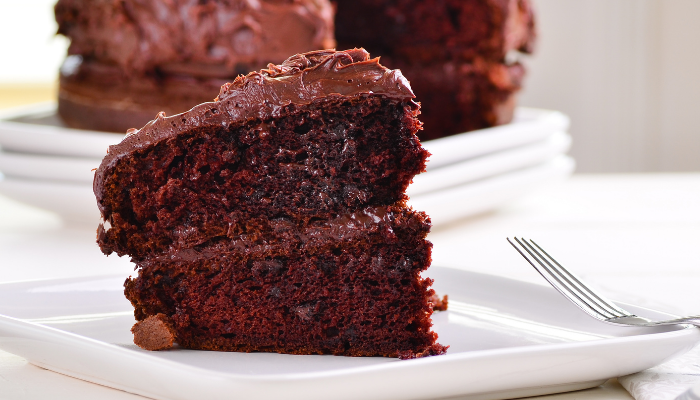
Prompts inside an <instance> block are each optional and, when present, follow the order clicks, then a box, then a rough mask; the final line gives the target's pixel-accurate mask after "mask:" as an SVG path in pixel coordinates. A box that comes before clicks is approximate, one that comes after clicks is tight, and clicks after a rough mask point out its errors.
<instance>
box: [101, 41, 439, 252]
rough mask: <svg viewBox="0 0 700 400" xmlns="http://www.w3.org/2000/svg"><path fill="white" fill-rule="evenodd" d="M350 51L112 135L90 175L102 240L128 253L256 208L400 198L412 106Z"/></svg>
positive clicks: (397, 78) (269, 215) (303, 61)
mask: <svg viewBox="0 0 700 400" xmlns="http://www.w3.org/2000/svg"><path fill="white" fill-rule="evenodd" d="M348 54H349V53H341V52H338V53H335V52H333V53H332V55H331V56H328V53H326V52H319V53H315V54H314V55H311V56H309V57H303V58H299V59H294V60H291V59H290V60H291V61H290V62H289V63H290V64H289V65H291V66H284V65H283V67H282V68H281V69H280V70H274V71H267V72H265V73H264V74H260V73H255V74H250V75H248V76H247V77H245V78H240V79H237V80H236V81H235V82H234V83H233V84H232V85H229V86H224V88H223V89H222V93H221V94H220V95H219V100H218V101H216V102H213V103H205V104H202V105H200V106H197V107H195V108H193V109H192V110H191V111H189V112H187V113H185V114H180V115H176V116H173V117H170V118H164V117H162V116H161V117H160V118H159V119H157V120H155V121H153V122H152V123H150V124H148V125H147V126H146V127H144V128H143V129H142V130H141V131H139V132H138V133H135V134H132V135H130V136H127V137H126V138H125V139H124V141H122V142H121V143H120V144H118V145H116V146H111V147H110V151H109V154H108V155H107V157H105V159H104V160H103V162H102V164H101V165H100V167H99V169H98V170H97V173H96V175H95V184H94V189H95V194H96V196H97V201H98V206H99V208H100V211H101V212H102V216H103V218H104V220H105V221H107V223H108V227H109V228H108V229H101V232H102V234H101V235H100V238H99V243H100V246H101V248H102V250H103V251H104V252H105V253H106V254H109V253H111V252H112V251H115V252H117V253H118V254H120V255H122V254H129V255H131V256H132V258H134V259H137V260H138V259H141V258H143V257H146V256H148V255H149V254H157V253H159V252H163V251H165V250H167V249H168V248H170V247H171V246H172V245H173V244H175V245H176V246H178V247H181V246H179V244H178V243H182V242H183V238H186V239H185V240H184V242H187V243H195V244H196V243H203V242H205V241H207V240H209V239H210V238H213V237H219V236H227V235H229V234H231V232H230V230H231V229H234V230H235V229H243V230H246V229H247V228H245V227H246V226H247V225H246V224H249V220H252V219H254V218H258V219H269V220H273V219H277V218H289V219H291V220H292V221H294V222H295V223H299V222H308V221H310V220H311V219H312V218H320V219H326V218H331V217H334V216H337V215H339V214H343V213H347V212H352V211H354V210H358V209H361V208H363V207H365V206H367V205H389V204H393V203H395V202H397V201H399V200H402V199H404V198H405V195H404V194H403V192H404V191H405V189H406V187H407V186H408V184H409V183H410V181H411V179H412V178H413V176H415V175H416V174H417V173H419V172H421V171H422V170H424V168H425V160H426V158H427V155H428V153H427V151H425V150H424V149H423V148H422V147H421V146H420V143H419V141H418V138H417V137H416V136H415V132H416V131H417V130H418V129H419V128H420V122H418V120H417V119H416V114H417V113H418V106H417V105H416V104H415V103H414V102H413V101H412V100H411V98H412V97H413V94H412V93H411V92H410V88H409V87H408V86H407V83H406V81H405V79H404V78H403V76H401V75H400V73H397V72H396V71H390V70H387V69H386V68H384V67H380V66H379V64H378V63H377V61H376V60H369V59H368V56H367V53H366V52H364V51H360V50H358V51H356V52H355V53H350V54H352V55H353V57H356V58H357V61H355V60H353V58H351V57H349V56H348ZM316 55H321V56H320V57H318V58H316ZM299 65H301V66H302V67H299ZM276 68H280V67H276ZM300 68H303V70H304V74H300V73H299V71H300ZM301 78H303V80H302V79H301ZM296 87H298V88H299V90H298V91H296V90H294V89H295V88H296ZM241 227H244V228H241ZM193 236H194V237H196V239H190V238H191V237H193Z"/></svg>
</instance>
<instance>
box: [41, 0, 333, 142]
mask: <svg viewBox="0 0 700 400" xmlns="http://www.w3.org/2000/svg"><path fill="white" fill-rule="evenodd" d="M55 14H56V21H57V22H58V33H59V34H62V35H64V36H66V37H67V38H69V39H70V47H69V48H68V57H67V59H66V60H65V62H64V64H63V66H62V67H61V70H60V84H59V94H58V112H59V114H60V116H61V117H62V118H63V120H64V121H65V122H66V124H67V125H69V126H71V127H74V128H81V129H95V130H103V131H113V132H120V133H124V132H125V131H126V130H127V129H129V128H138V127H141V126H143V125H144V124H146V123H147V122H148V121H150V120H151V119H153V117H154V116H155V115H156V114H157V113H158V112H160V111H164V112H165V113H166V114H168V115H172V114H176V113H180V112H184V111H187V110H189V109H190V108H192V106H194V105H196V104H199V103H202V102H206V101H212V100H213V99H214V97H216V95H217V93H218V92H219V88H220V87H221V85H222V84H224V83H226V82H230V81H232V80H233V79H234V78H235V77H236V76H238V75H239V74H246V73H248V72H250V71H254V70H258V69H260V68H263V67H264V66H266V65H267V64H268V63H275V64H278V63H280V62H282V61H284V60H285V59H286V58H288V57H289V56H291V55H293V54H296V53H300V52H306V51H311V50H317V49H326V48H333V47H334V46H335V41H334V39H333V7H332V6H331V4H330V3H329V2H328V0H256V1H251V0H201V1H194V0H149V1H144V0H59V1H58V3H57V4H56V6H55Z"/></svg>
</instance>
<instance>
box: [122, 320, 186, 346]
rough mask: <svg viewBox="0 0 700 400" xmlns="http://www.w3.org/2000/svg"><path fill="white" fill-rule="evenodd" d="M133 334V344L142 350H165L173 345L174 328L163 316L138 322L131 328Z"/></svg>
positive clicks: (174, 338)
mask: <svg viewBox="0 0 700 400" xmlns="http://www.w3.org/2000/svg"><path fill="white" fill-rule="evenodd" d="M131 333H133V334H134V344H135V345H137V346H139V347H140V348H142V349H144V350H150V351H156V350H166V349H170V348H172V347H173V344H174V343H175V340H176V337H175V328H174V327H173V323H172V321H171V320H170V317H168V316H167V315H165V314H156V315H151V316H150V317H148V318H146V319H144V320H143V321H138V322H136V323H135V324H134V326H133V327H131Z"/></svg>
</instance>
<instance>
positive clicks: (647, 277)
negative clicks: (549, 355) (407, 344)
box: [0, 173, 700, 400]
mask: <svg viewBox="0 0 700 400" xmlns="http://www.w3.org/2000/svg"><path fill="white" fill-rule="evenodd" d="M95 228H96V227H95V226H70V225H64V224H62V222H61V221H60V220H59V219H58V218H57V217H55V216H53V215H51V214H49V213H46V212H43V211H40V210H36V209H32V208H30V207H27V206H24V205H22V204H19V203H16V202H14V201H12V200H10V199H7V198H5V197H2V196H0V282H12V281H21V280H29V279H46V278H62V277H75V276H86V275H101V274H112V273H123V274H124V275H125V276H126V275H129V274H130V273H132V266H131V264H130V263H129V262H128V260H126V259H120V258H117V257H116V256H111V257H104V256H103V255H102V253H100V251H99V249H98V247H97V245H96V244H95ZM513 235H518V236H526V237H530V238H533V239H536V240H538V242H539V243H540V244H541V245H543V247H545V248H547V249H551V253H553V254H552V255H553V256H554V257H556V258H557V259H558V260H559V261H560V262H562V263H563V264H564V265H566V266H567V267H570V268H571V269H573V270H575V271H576V272H578V273H579V274H580V275H582V277H583V278H585V279H586V280H587V281H589V282H590V283H593V284H594V285H597V287H598V288H600V289H601V290H602V291H603V292H606V293H608V294H609V295H610V297H612V298H613V299H618V300H623V301H627V302H630V303H635V304H639V305H645V306H648V307H653V308H657V309H662V310H666V311H670V312H674V313H677V314H682V315H683V314H697V313H699V312H700V296H698V295H697V287H698V285H699V284H700V245H698V242H700V173H693V174H640V175H575V176H574V177H573V178H571V179H570V180H568V181H567V182H564V183H561V184H557V185H556V186H551V187H548V188H546V189H543V190H540V191H538V192H536V193H533V194H531V195H529V196H528V197H525V198H522V199H517V200H514V201H513V203H511V204H510V205H509V206H507V207H504V208H502V209H500V210H499V211H497V212H493V213H490V214H486V215H482V216H479V217H475V218H470V219H465V220H461V221H456V222H455V223H454V224H452V225H450V226H442V227H437V228H435V229H434V230H433V232H432V233H431V235H430V240H432V241H433V243H434V245H435V247H434V253H433V265H444V266H451V267H458V268H464V269H468V270H472V271H478V272H486V273H490V274H495V275H501V276H507V277H510V278H514V279H520V280H524V281H529V282H535V283H539V284H545V282H544V281H543V279H542V278H541V277H540V276H539V275H538V274H537V273H536V272H535V271H534V270H533V269H532V268H531V267H529V266H528V265H527V264H526V263H525V261H524V260H523V259H521V258H520V256H519V255H518V254H517V253H516V252H515V251H514V250H513V249H512V248H510V245H509V244H508V243H507V242H506V241H505V238H506V237H508V236H513ZM98 398H99V399H105V400H122V399H142V397H140V396H136V395H132V394H129V393H125V392H121V391H118V390H113V389H109V388H106V387H102V386H98V385H95V384H91V383H87V382H83V381H80V380H77V379H73V378H69V377H66V376H63V375H60V374H57V373H54V372H50V371H47V370H44V369H41V368H38V367H35V366H33V365H30V364H28V363H27V362H26V361H25V360H24V359H22V358H20V357H17V356H14V355H12V354H9V353H6V352H3V351H1V350H0V399H7V400H14V399H31V400H35V399H71V400H83V399H98ZM539 398H541V399H549V400H554V399H557V400H573V399H580V400H591V399H613V400H615V399H631V397H630V396H629V394H627V392H626V391H625V390H624V389H623V388H622V387H621V386H620V385H619V384H618V383H617V382H616V380H611V381H608V382H607V383H606V384H605V385H603V386H601V387H599V388H595V389H589V390H585V391H581V392H575V393H566V394H558V395H551V396H543V397H539Z"/></svg>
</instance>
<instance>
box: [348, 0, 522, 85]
mask: <svg viewBox="0 0 700 400" xmlns="http://www.w3.org/2000/svg"><path fill="white" fill-rule="evenodd" d="M335 2H336V5H337V13H336V39H337V40H338V45H339V47H341V48H349V47H354V46H363V47H365V48H366V49H368V50H369V51H370V52H371V53H372V54H374V55H378V56H382V57H384V56H391V57H394V58H396V59H401V60H403V61H405V62H412V63H420V64H429V63H443V62H446V61H455V62H458V61H471V60H472V59H474V58H476V57H481V58H487V59H490V60H495V61H501V60H503V59H504V58H505V56H506V54H507V53H508V52H509V51H521V52H526V53H529V52H531V51H532V48H533V44H534V40H535V30H534V20H533V13H532V9H531V6H530V2H529V0H392V1H388V0H336V1H335ZM382 62H384V61H382ZM409 80H411V79H410V78H409ZM411 81H412V82H413V83H414V84H415V83H416V82H415V81H413V80H411Z"/></svg>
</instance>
